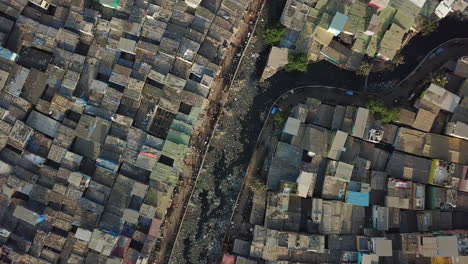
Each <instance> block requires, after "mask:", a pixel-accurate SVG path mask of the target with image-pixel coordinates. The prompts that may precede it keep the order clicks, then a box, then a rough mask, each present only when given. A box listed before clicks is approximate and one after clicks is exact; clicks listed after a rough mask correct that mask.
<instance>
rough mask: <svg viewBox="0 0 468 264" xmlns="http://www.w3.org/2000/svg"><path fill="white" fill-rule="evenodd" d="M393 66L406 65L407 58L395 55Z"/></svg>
mask: <svg viewBox="0 0 468 264" xmlns="http://www.w3.org/2000/svg"><path fill="white" fill-rule="evenodd" d="M392 62H393V65H395V66H400V65H402V64H405V56H403V55H401V54H397V55H395V57H393V60H392Z"/></svg>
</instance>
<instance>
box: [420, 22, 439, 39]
mask: <svg viewBox="0 0 468 264" xmlns="http://www.w3.org/2000/svg"><path fill="white" fill-rule="evenodd" d="M438 27H439V21H437V20H430V21H428V22H426V23H424V25H423V26H422V28H421V34H422V35H423V36H424V37H425V36H429V35H430V34H432V32H434V31H436V30H437V28H438Z"/></svg>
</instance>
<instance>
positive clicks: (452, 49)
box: [225, 39, 468, 251]
mask: <svg viewBox="0 0 468 264" xmlns="http://www.w3.org/2000/svg"><path fill="white" fill-rule="evenodd" d="M440 48H442V49H443V51H442V52H440ZM435 50H438V51H439V52H440V53H438V55H435V54H434V51H435ZM466 55H468V39H454V40H451V41H448V42H446V43H444V44H442V45H440V46H438V47H436V48H434V49H433V50H432V51H431V52H429V53H428V54H427V55H426V56H425V57H424V58H423V59H421V61H420V63H419V64H418V65H417V66H416V68H415V69H414V70H413V71H412V72H411V73H410V74H408V76H406V77H405V78H403V79H402V80H401V81H400V82H399V83H398V84H397V85H396V86H394V87H391V89H387V90H386V91H384V92H382V93H380V94H375V93H372V92H368V93H364V92H355V95H354V96H350V95H347V94H345V91H346V89H344V88H338V87H333V86H321V85H305V86H300V87H295V88H293V89H291V90H289V91H287V87H284V89H285V90H286V91H285V92H283V94H281V95H279V96H277V99H276V100H275V101H268V102H266V109H265V110H264V111H268V114H267V118H266V120H265V123H264V125H263V127H262V130H261V131H260V134H259V137H258V139H257V143H256V146H255V151H254V152H253V154H252V159H251V161H250V163H249V166H248V169H247V170H246V176H245V179H244V183H243V186H242V189H241V192H240V193H239V196H238V200H237V202H236V207H235V209H234V212H233V215H232V217H231V222H232V225H231V228H230V229H229V230H228V231H227V232H226V237H225V250H226V251H229V250H230V248H229V247H230V246H231V245H232V244H233V240H234V238H241V239H248V233H249V228H248V227H247V228H246V227H245V223H246V222H249V213H250V210H251V208H250V206H251V199H252V193H251V191H250V190H249V189H248V188H245V184H246V183H248V182H250V180H251V179H252V177H260V174H261V173H262V168H263V165H264V161H265V160H266V157H269V156H270V155H272V153H273V151H274V147H271V146H270V145H271V144H272V138H274V137H275V135H274V131H275V129H274V124H273V123H274V122H273V119H274V118H273V115H270V112H271V107H272V106H273V105H277V106H278V107H279V108H280V109H282V110H283V111H286V112H287V111H290V110H291V109H292V108H293V107H294V106H296V105H297V104H299V103H303V102H305V100H306V98H310V97H312V98H318V99H320V100H321V101H322V102H325V103H329V104H337V105H354V106H363V105H364V104H365V102H366V101H367V100H368V99H369V98H376V97H377V98H378V99H380V100H384V101H385V102H386V103H387V104H394V103H395V101H397V102H398V103H399V104H407V103H408V97H409V96H410V95H411V94H412V93H418V92H420V90H421V88H423V84H424V82H425V81H426V80H427V76H428V75H430V73H431V72H434V71H437V70H438V69H440V68H441V67H442V66H443V65H444V64H445V63H447V62H448V61H450V60H453V59H456V58H459V57H461V56H466ZM280 91H281V90H280ZM280 91H274V92H276V93H279V92H280Z"/></svg>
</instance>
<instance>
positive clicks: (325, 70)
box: [169, 21, 468, 264]
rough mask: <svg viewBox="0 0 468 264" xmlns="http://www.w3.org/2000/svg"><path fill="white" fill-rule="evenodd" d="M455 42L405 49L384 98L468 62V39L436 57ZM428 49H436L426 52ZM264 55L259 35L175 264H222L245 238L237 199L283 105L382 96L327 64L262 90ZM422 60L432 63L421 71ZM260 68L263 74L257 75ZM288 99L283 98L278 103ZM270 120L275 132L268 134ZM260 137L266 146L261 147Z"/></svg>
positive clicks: (276, 79) (376, 78)
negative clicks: (233, 240)
mask: <svg viewBox="0 0 468 264" xmlns="http://www.w3.org/2000/svg"><path fill="white" fill-rule="evenodd" d="M265 23H266V22H265ZM444 23H445V22H444ZM444 23H442V24H441V27H440V30H439V31H443V30H444V29H445V30H447V29H450V30H453V28H450V27H451V25H452V24H453V21H452V22H450V23H448V22H447V23H445V24H444ZM462 24H463V23H462ZM464 25H465V26H467V27H468V23H464ZM461 31H463V30H461ZM463 34H465V35H466V36H459V35H457V36H453V37H468V31H466V30H465V31H464V32H463ZM449 35H450V34H449ZM452 35H453V34H451V35H450V36H452ZM434 36H435V37H437V36H438V35H437V34H435V35H434ZM447 40H449V39H436V40H434V39H431V38H426V39H423V40H418V39H417V38H416V39H415V40H414V41H415V43H419V44H418V45H423V46H424V47H423V48H414V47H417V45H416V46H414V44H410V45H408V46H409V47H410V48H411V49H409V48H408V49H406V48H405V50H407V51H405V50H403V54H404V55H405V57H406V60H407V62H406V64H405V65H403V66H400V67H399V68H397V69H396V70H395V71H394V72H391V73H384V74H380V75H379V74H377V75H371V76H369V83H370V84H371V85H372V84H373V85H374V86H376V87H377V86H382V87H379V88H380V89H379V90H380V91H386V94H385V96H384V97H383V98H382V97H380V98H381V99H384V100H385V101H386V102H387V103H388V104H390V103H393V102H394V100H395V99H397V100H400V99H402V98H407V96H408V94H410V93H411V90H412V89H415V88H418V85H417V84H419V83H421V80H423V79H424V78H426V76H427V74H428V73H430V72H432V71H434V70H436V69H438V68H440V66H441V65H443V64H444V63H445V62H446V61H448V60H450V59H452V58H455V57H459V56H461V55H468V54H467V53H468V39H463V40H461V42H459V43H454V42H447V43H446V44H444V52H443V54H442V55H443V56H440V55H439V56H438V57H436V58H435V59H434V57H432V58H431V57H430V55H429V54H428V52H429V51H430V50H432V49H434V47H437V46H439V45H440V44H441V43H443V42H445V41H447ZM459 41H460V40H459ZM412 43H413V42H412ZM428 43H431V44H433V45H431V46H427V45H424V44H428ZM420 47H422V46H420ZM264 51H265V47H263V46H262V44H261V42H260V41H258V39H257V38H256V36H254V37H253V41H252V43H251V45H250V46H249V47H247V50H246V54H247V56H245V58H244V60H243V61H242V62H241V64H242V66H241V68H240V70H239V74H238V76H237V78H236V79H235V80H234V82H233V87H232V88H231V91H230V96H229V98H230V100H229V101H228V102H227V104H226V106H225V109H224V110H223V114H222V115H221V117H220V120H219V123H218V126H217V128H216V130H215V132H214V135H213V138H212V140H211V142H210V147H209V149H208V151H207V153H206V155H205V159H206V160H205V163H204V165H203V168H202V169H201V174H200V179H199V181H198V182H197V185H196V186H195V189H194V192H193V196H192V198H191V199H190V203H189V206H188V208H187V217H186V218H185V220H184V222H183V223H182V226H181V228H180V231H179V234H178V237H177V241H176V244H175V246H174V249H173V252H172V255H171V259H170V262H169V263H177V264H184V263H210V264H211V263H216V262H217V260H219V256H220V255H221V254H222V241H223V238H224V235H225V234H226V233H227V234H230V232H227V231H228V230H229V231H234V232H236V233H237V232H238V231H239V230H240V229H242V226H240V222H241V220H242V214H236V215H240V217H239V218H238V219H236V218H234V219H232V220H233V221H234V226H231V223H230V218H232V212H233V208H235V207H236V204H238V206H237V208H238V209H239V210H240V211H243V206H244V205H243V203H246V202H244V201H242V200H236V198H239V197H241V198H242V197H244V196H242V195H241V196H238V195H239V194H240V193H241V192H240V191H241V186H242V184H243V181H244V177H246V171H252V170H251V169H250V168H251V167H249V168H248V165H249V162H250V160H251V159H250V158H251V156H252V153H254V151H255V150H256V149H257V150H258V148H256V145H257V146H258V145H260V144H259V143H261V142H264V145H268V144H267V143H268V136H265V135H268V134H269V132H268V122H271V121H268V120H270V119H267V118H266V117H267V116H268V113H269V110H270V107H271V106H272V105H273V104H274V103H275V102H276V103H277V104H279V105H280V106H281V107H283V108H289V107H292V106H294V105H296V104H297V103H298V102H300V101H302V100H303V99H304V98H306V97H316V98H319V99H320V100H322V101H324V102H328V103H333V104H343V105H363V104H364V103H365V101H366V100H367V99H368V98H369V97H375V96H376V93H372V92H368V93H362V92H359V91H358V90H359V89H360V87H362V84H363V82H364V81H363V79H362V78H357V77H356V75H355V74H354V73H352V72H347V71H344V70H342V69H339V68H337V67H335V66H334V65H332V64H330V63H328V62H324V61H322V62H318V63H315V64H313V65H310V66H309V71H308V73H306V74H304V73H284V72H280V73H278V74H277V75H275V76H273V78H271V79H270V80H268V81H267V82H266V83H263V84H259V82H258V79H259V75H260V72H261V69H263V65H261V64H262V63H261V61H256V59H255V58H254V57H255V56H250V55H254V54H264ZM405 52H406V53H408V55H407V54H406V53H405ZM424 56H426V59H424ZM421 61H424V63H422V64H421ZM418 65H419V66H418ZM255 68H257V71H254V70H253V69H255ZM415 69H416V70H415ZM413 70H415V71H414V72H413ZM411 72H413V73H412V74H411ZM409 74H411V77H410V78H409V79H408V80H407V81H406V82H402V83H401V84H400V85H395V84H397V83H398V82H399V81H401V80H402V78H401V77H402V76H407V75H409ZM377 84H378V85H377ZM291 87H296V88H294V89H291ZM336 87H342V88H336ZM345 89H347V90H354V91H355V95H354V96H349V95H346V94H345V93H344V90H345ZM290 90H294V93H293V94H291V92H290ZM281 97H283V98H282V99H280V100H278V101H275V100H277V98H281ZM400 103H404V102H403V100H400ZM266 119H267V122H266V124H267V126H265V129H263V131H262V133H261V134H260V131H261V129H262V124H263V123H264V121H265V120H266ZM259 134H260V135H261V136H260V137H259V140H258V141H255V139H256V137H257V135H259ZM256 156H257V157H258V160H263V158H262V155H261V153H260V154H259V155H256ZM247 177H248V176H247ZM245 197H247V198H248V196H245ZM247 200H248V199H247ZM238 224H239V225H238ZM246 232H248V230H247V231H246Z"/></svg>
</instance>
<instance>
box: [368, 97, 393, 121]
mask: <svg viewBox="0 0 468 264" xmlns="http://www.w3.org/2000/svg"><path fill="white" fill-rule="evenodd" d="M366 108H367V109H369V111H370V112H371V113H374V114H375V115H376V116H377V117H378V118H379V119H380V120H381V121H382V122H383V123H389V122H394V121H397V120H398V119H399V118H400V110H398V109H397V108H393V109H388V108H387V107H385V105H384V103H383V102H382V101H376V100H370V101H369V102H367V104H366Z"/></svg>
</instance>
